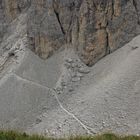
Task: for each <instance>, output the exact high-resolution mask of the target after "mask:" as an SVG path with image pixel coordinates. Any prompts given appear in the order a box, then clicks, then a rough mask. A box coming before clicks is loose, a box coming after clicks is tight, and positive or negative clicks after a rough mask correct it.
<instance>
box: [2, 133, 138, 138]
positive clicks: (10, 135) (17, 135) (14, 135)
mask: <svg viewBox="0 0 140 140" xmlns="http://www.w3.org/2000/svg"><path fill="white" fill-rule="evenodd" d="M0 140H140V137H139V136H126V137H121V136H117V135H114V134H103V135H99V136H93V137H91V136H77V137H69V138H63V139H62V138H61V139H55V138H46V137H42V136H37V135H33V136H29V135H27V134H25V133H23V134H22V133H17V132H13V131H8V132H3V131H0Z"/></svg>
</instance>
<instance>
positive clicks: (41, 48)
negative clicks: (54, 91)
mask: <svg viewBox="0 0 140 140" xmlns="http://www.w3.org/2000/svg"><path fill="white" fill-rule="evenodd" d="M27 9H28V20H27V34H28V40H29V48H30V49H31V50H33V51H34V52H35V53H36V54H38V55H39V56H40V57H42V58H44V59H46V58H48V57H49V56H51V55H52V54H53V53H54V52H55V51H56V50H58V49H59V48H60V47H62V46H64V44H71V45H69V46H73V48H74V49H75V51H77V53H78V54H79V57H80V58H81V59H82V61H83V62H84V63H85V64H87V65H89V66H91V65H93V64H94V63H95V62H97V61H98V60H99V59H101V58H102V57H104V56H105V55H107V54H109V53H110V52H113V51H114V50H116V49H117V48H119V47H121V46H123V45H124V44H125V43H126V42H128V41H130V40H131V39H132V38H133V37H134V36H136V35H137V34H139V33H140V0H5V1H4V0H1V1H0V10H1V11H2V12H1V14H0V19H1V20H0V27H1V24H2V23H7V22H10V21H12V20H14V19H15V18H16V17H17V16H18V15H19V14H20V13H22V12H26V11H27ZM5 20H6V22H4V21H5ZM2 32H3V31H1V30H0V33H2Z"/></svg>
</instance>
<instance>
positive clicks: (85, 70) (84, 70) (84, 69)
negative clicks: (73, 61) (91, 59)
mask: <svg viewBox="0 0 140 140" xmlns="http://www.w3.org/2000/svg"><path fill="white" fill-rule="evenodd" d="M78 72H79V73H83V74H88V73H90V70H89V69H88V68H80V69H79V70H78Z"/></svg>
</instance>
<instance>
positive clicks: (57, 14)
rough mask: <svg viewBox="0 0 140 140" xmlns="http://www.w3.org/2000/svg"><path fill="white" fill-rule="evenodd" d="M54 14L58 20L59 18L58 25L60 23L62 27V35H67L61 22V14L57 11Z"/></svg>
mask: <svg viewBox="0 0 140 140" xmlns="http://www.w3.org/2000/svg"><path fill="white" fill-rule="evenodd" d="M54 13H55V15H56V18H57V21H58V23H59V25H60V28H61V31H62V33H63V34H64V35H65V34H66V33H65V30H64V28H63V26H62V23H61V21H60V17H59V13H58V12H57V11H56V10H54Z"/></svg>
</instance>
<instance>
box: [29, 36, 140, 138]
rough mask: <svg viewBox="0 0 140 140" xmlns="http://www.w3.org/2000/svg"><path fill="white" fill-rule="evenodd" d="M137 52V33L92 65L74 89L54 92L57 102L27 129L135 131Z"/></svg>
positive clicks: (138, 122) (139, 97) (139, 95)
mask: <svg viewBox="0 0 140 140" xmlns="http://www.w3.org/2000/svg"><path fill="white" fill-rule="evenodd" d="M139 54H140V36H138V37H136V38H135V39H134V40H133V41H131V42H130V43H129V44H127V45H125V46H124V47H123V48H121V49H119V50H118V51H116V52H115V53H113V54H111V55H109V56H107V57H105V58H104V59H102V60H101V61H100V62H98V63H97V64H96V65H95V66H93V67H92V68H91V69H90V71H91V72H90V73H89V74H87V75H86V76H84V78H82V81H81V82H80V83H79V86H78V87H77V88H76V90H74V91H71V92H67V91H66V92H65V91H64V92H62V93H61V94H58V95H57V96H58V99H59V102H60V103H61V104H58V105H57V106H56V108H55V109H53V110H51V111H48V112H47V113H46V115H45V116H43V115H42V117H41V118H42V122H41V123H40V124H37V125H35V126H34V127H33V128H31V129H30V132H40V133H45V134H51V135H55V136H56V135H58V136H62V135H64V134H81V133H82V134H84V133H89V134H91V133H93V134H95V133H100V132H105V131H111V132H116V133H119V134H139V132H140V129H139V128H140V119H139V118H140V112H139V108H140V61H139V60H140V55H139ZM69 84H70V82H69V83H68V85H69ZM68 85H66V87H68ZM75 85H77V82H76V83H75ZM66 115H67V116H66ZM50 122H51V123H50Z"/></svg>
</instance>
